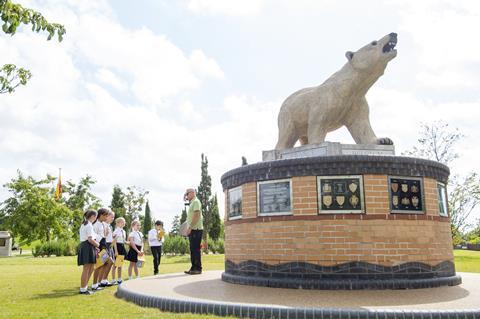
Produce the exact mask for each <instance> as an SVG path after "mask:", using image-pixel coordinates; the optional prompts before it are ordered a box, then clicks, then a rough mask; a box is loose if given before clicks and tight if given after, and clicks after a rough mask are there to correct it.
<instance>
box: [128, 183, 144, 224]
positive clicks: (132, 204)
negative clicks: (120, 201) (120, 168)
mask: <svg viewBox="0 0 480 319" xmlns="http://www.w3.org/2000/svg"><path fill="white" fill-rule="evenodd" d="M147 195H148V191H146V190H143V189H141V188H138V187H136V186H129V187H127V192H126V193H125V197H124V201H125V219H126V221H127V227H128V228H130V225H131V223H132V221H134V220H140V215H141V213H142V211H143V205H144V204H145V197H146V196H147Z"/></svg>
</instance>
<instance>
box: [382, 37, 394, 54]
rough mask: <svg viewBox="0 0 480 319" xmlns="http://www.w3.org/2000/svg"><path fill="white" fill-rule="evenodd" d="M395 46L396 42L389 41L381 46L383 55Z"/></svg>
mask: <svg viewBox="0 0 480 319" xmlns="http://www.w3.org/2000/svg"><path fill="white" fill-rule="evenodd" d="M396 45H397V41H396V40H390V41H389V42H388V43H387V44H385V45H384V46H383V53H388V52H390V51H392V50H393V49H395V46H396Z"/></svg>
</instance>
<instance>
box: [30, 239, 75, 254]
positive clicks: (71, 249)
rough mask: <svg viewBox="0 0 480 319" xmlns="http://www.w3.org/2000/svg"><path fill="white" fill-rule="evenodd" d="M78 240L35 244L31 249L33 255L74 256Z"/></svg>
mask: <svg viewBox="0 0 480 319" xmlns="http://www.w3.org/2000/svg"><path fill="white" fill-rule="evenodd" d="M77 250H78V242H77V241H75V240H57V241H51V242H46V243H40V244H36V245H35V246H34V247H33V249H32V255H33V256H34V257H45V256H47V257H50V256H75V255H76V254H77Z"/></svg>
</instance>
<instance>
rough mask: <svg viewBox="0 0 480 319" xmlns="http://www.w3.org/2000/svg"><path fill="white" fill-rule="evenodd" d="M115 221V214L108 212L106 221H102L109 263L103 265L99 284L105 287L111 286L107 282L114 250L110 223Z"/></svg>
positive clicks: (113, 259) (113, 258) (112, 262)
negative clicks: (103, 269) (105, 234)
mask: <svg viewBox="0 0 480 319" xmlns="http://www.w3.org/2000/svg"><path fill="white" fill-rule="evenodd" d="M114 219H115V213H114V212H113V211H111V210H110V211H109V212H108V216H107V220H106V221H104V225H105V229H106V232H107V236H106V237H105V243H106V247H107V248H106V249H107V253H108V256H109V258H108V259H109V262H108V263H107V264H106V265H105V271H104V272H103V276H102V278H101V279H102V280H101V281H100V284H103V285H105V286H111V285H113V283H109V282H108V274H109V273H110V270H111V269H112V266H113V264H114V263H115V250H114V249H113V229H112V226H111V224H112V222H113V220H114Z"/></svg>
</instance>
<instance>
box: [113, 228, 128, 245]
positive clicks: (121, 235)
mask: <svg viewBox="0 0 480 319" xmlns="http://www.w3.org/2000/svg"><path fill="white" fill-rule="evenodd" d="M126 236H127V234H126V233H125V231H124V230H123V229H121V228H115V231H114V232H113V237H114V238H115V239H117V243H119V244H124V243H125V237H126Z"/></svg>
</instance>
